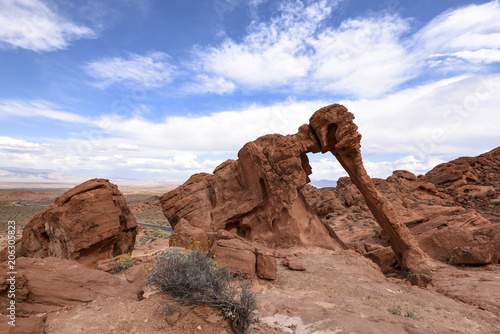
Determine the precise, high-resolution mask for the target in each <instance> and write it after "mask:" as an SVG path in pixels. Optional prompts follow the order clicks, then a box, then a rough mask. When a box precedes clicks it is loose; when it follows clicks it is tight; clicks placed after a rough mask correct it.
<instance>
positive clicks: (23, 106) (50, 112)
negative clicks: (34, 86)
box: [0, 99, 89, 123]
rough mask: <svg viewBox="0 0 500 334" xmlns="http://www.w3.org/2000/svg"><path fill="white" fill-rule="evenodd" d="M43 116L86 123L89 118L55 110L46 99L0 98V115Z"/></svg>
mask: <svg viewBox="0 0 500 334" xmlns="http://www.w3.org/2000/svg"><path fill="white" fill-rule="evenodd" d="M2 115H3V116H11V117H12V116H16V117H19V116H21V117H43V118H49V119H53V120H57V121H63V122H69V123H88V122H89V120H88V119H87V118H85V117H82V116H80V115H77V114H73V113H70V112H66V111H60V110H57V108H56V107H55V106H53V105H52V104H51V103H49V102H47V101H22V100H9V99H0V117H1V116H2Z"/></svg>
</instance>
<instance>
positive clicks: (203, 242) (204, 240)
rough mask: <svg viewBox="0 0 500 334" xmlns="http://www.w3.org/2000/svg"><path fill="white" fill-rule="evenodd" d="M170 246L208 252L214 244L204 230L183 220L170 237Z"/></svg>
mask: <svg viewBox="0 0 500 334" xmlns="http://www.w3.org/2000/svg"><path fill="white" fill-rule="evenodd" d="M170 245H171V246H177V247H184V248H187V249H200V250H208V249H210V246H211V245H212V242H211V240H210V239H209V237H208V235H207V233H206V232H205V231H204V230H202V229H201V228H198V227H195V226H192V225H190V224H189V222H188V221H187V220H185V219H184V218H181V219H180V220H179V222H178V223H177V225H176V228H175V230H174V231H173V232H172V235H171V236H170Z"/></svg>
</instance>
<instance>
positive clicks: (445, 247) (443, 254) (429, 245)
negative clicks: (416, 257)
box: [419, 226, 474, 262]
mask: <svg viewBox="0 0 500 334" xmlns="http://www.w3.org/2000/svg"><path fill="white" fill-rule="evenodd" d="M470 243H474V236H473V235H472V234H471V233H470V232H468V231H467V230H465V229H463V228H460V227H456V226H448V227H444V228H442V229H439V230H437V231H434V233H430V234H429V235H427V236H425V237H422V238H420V240H419V244H420V247H421V248H422V249H425V251H426V252H427V254H429V256H431V257H432V258H434V259H437V260H440V261H443V262H447V261H448V260H449V259H450V256H451V254H452V252H453V250H454V249H455V248H457V247H460V246H462V245H464V244H470Z"/></svg>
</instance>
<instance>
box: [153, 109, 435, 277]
mask: <svg viewBox="0 0 500 334" xmlns="http://www.w3.org/2000/svg"><path fill="white" fill-rule="evenodd" d="M353 119H354V116H353V115H352V114H351V113H349V112H348V111H347V109H346V108H345V107H343V106H341V105H338V104H335V105H331V106H328V107H324V108H322V109H320V110H318V111H316V112H315V113H314V115H313V116H312V117H311V119H310V120H309V124H304V125H302V126H301V127H300V128H299V131H298V132H297V133H296V134H293V135H288V136H282V135H266V136H263V137H260V138H258V139H256V140H255V141H253V142H249V143H247V144H246V145H245V146H244V147H243V148H242V149H241V150H240V151H239V152H238V160H235V161H234V160H228V161H226V162H224V163H223V164H221V165H220V166H219V167H217V168H216V169H215V170H214V173H213V174H206V173H202V174H196V175H193V176H192V177H191V178H190V179H189V180H188V181H187V182H186V183H185V184H184V185H182V186H180V187H178V188H177V189H175V190H173V191H171V192H169V193H167V194H165V195H164V196H162V197H161V198H160V202H161V203H162V206H163V211H164V213H165V216H166V217H167V219H168V220H169V221H170V223H171V224H172V226H173V227H174V233H175V226H176V225H177V223H178V222H179V221H180V220H181V218H183V219H185V220H186V221H187V222H188V223H189V224H190V225H191V226H193V227H195V228H197V229H201V230H203V231H205V233H206V234H207V239H210V238H209V236H208V235H209V234H210V235H214V234H215V233H217V232H218V231H219V230H227V231H231V230H232V231H234V232H235V233H236V234H238V236H240V237H241V238H244V239H245V240H247V241H248V242H251V243H255V244H258V245H262V246H265V247H269V248H280V247H282V248H283V247H284V248H286V247H290V246H295V245H298V246H319V247H324V248H328V249H342V248H344V246H343V244H342V242H341V241H340V240H339V239H338V237H337V236H336V234H335V232H334V231H333V229H327V228H326V227H325V225H324V224H323V223H322V221H321V220H320V219H319V218H318V216H317V215H316V213H315V212H314V210H313V209H311V207H310V206H309V205H308V203H307V202H306V200H305V198H304V196H303V194H302V193H301V191H300V190H301V189H302V188H303V187H304V186H305V185H306V184H307V183H308V182H309V177H308V175H309V174H311V172H312V171H311V167H310V165H309V161H308V158H307V155H306V153H309V152H312V153H318V152H321V153H326V152H331V153H332V154H334V155H335V157H336V158H337V160H339V162H340V163H341V165H342V166H343V167H344V168H345V169H346V171H347V172H348V173H349V175H350V177H351V180H352V181H353V183H354V184H355V185H356V187H357V188H358V189H359V191H360V192H361V194H362V195H363V197H364V199H365V201H366V204H367V206H368V208H369V209H370V210H371V211H372V213H373V215H374V216H375V218H376V219H377V221H378V222H379V224H380V225H381V226H382V228H383V229H384V231H385V232H386V234H388V235H389V236H390V240H391V246H392V248H393V250H394V252H395V254H396V257H397V259H398V261H399V262H400V264H401V266H402V267H403V268H405V269H411V270H419V269H420V266H421V265H422V264H423V263H424V262H425V260H426V256H425V254H424V253H423V252H422V251H421V250H420V248H419V246H418V244H417V242H416V241H415V240H414V239H413V236H412V234H411V233H410V232H409V231H408V229H407V228H406V226H405V225H404V224H402V222H401V221H400V219H399V217H398V216H397V214H396V212H395V210H394V209H393V207H392V206H391V203H390V202H389V201H388V200H387V199H386V198H384V197H383V196H381V195H380V193H379V192H378V191H377V189H376V188H375V186H374V185H373V182H372V180H371V179H370V178H369V177H368V175H367V174H366V171H365V169H364V167H363V162H362V159H361V153H360V150H359V147H360V139H361V135H360V134H359V133H358V132H357V126H356V125H355V124H354V123H353ZM203 239H204V238H203ZM194 241H199V242H201V240H194ZM218 242H219V241H218V240H217V238H215V240H214V244H215V245H217V243H218Z"/></svg>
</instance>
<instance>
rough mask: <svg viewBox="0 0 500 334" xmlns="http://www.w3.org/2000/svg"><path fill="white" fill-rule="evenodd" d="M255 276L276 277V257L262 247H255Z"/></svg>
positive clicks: (271, 278)
mask: <svg viewBox="0 0 500 334" xmlns="http://www.w3.org/2000/svg"><path fill="white" fill-rule="evenodd" d="M256 254H257V267H256V272H257V276H258V277H260V278H264V279H270V280H274V279H276V259H275V258H274V256H273V253H272V252H271V251H268V250H264V249H256Z"/></svg>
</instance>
